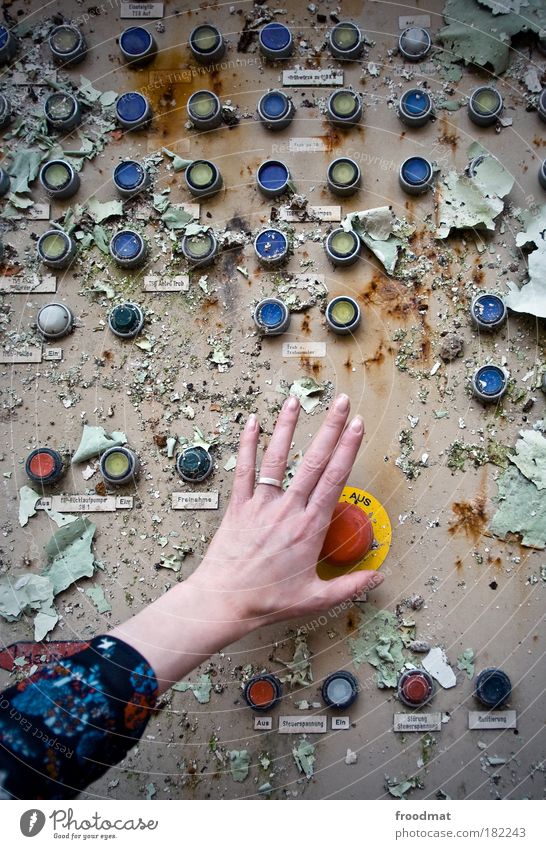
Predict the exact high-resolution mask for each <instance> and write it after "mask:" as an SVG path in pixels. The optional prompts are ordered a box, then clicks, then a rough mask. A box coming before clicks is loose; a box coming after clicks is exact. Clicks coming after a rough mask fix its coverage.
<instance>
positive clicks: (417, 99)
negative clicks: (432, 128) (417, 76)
mask: <svg viewBox="0 0 546 849" xmlns="http://www.w3.org/2000/svg"><path fill="white" fill-rule="evenodd" d="M401 106H402V109H403V110H404V111H405V112H407V114H408V115H414V116H415V117H418V116H419V115H424V114H425V112H427V110H428V109H429V108H430V97H429V96H428V94H427V93H426V92H424V91H420V90H419V89H417V88H412V89H411V90H410V91H407V92H406V93H405V94H404V95H402V103H401Z"/></svg>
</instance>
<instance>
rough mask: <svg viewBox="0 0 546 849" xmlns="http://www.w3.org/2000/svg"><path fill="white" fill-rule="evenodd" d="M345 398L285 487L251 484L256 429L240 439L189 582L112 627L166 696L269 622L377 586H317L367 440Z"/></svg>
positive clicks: (295, 405) (286, 416)
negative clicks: (213, 527)
mask: <svg viewBox="0 0 546 849" xmlns="http://www.w3.org/2000/svg"><path fill="white" fill-rule="evenodd" d="M349 406H350V405H349V399H348V397H347V396H346V395H339V396H338V397H337V398H336V400H335V402H334V404H333V406H332V408H331V410H330V411H329V413H328V415H327V417H326V420H325V422H324V424H323V425H322V427H321V428H320V430H319V432H318V434H317V436H316V437H315V439H314V440H313V442H312V443H311V446H310V447H309V449H308V450H307V452H306V453H305V455H304V458H303V460H302V462H301V464H300V466H299V468H298V470H297V472H296V474H295V476H294V478H293V480H292V482H291V483H290V486H289V487H288V490H287V491H286V492H283V490H282V489H281V488H280V487H277V486H271V485H270V484H263V483H258V485H257V486H256V485H255V469H256V450H257V446H258V439H259V432H260V429H259V425H258V420H257V418H256V416H255V415H251V416H250V417H249V419H248V421H247V423H246V426H245V429H244V431H243V434H242V436H241V442H240V449H239V454H238V458H237V466H236V471H235V483H234V486H233V491H232V495H231V498H230V501H229V505H228V507H227V510H226V513H225V516H224V519H223V520H222V523H221V525H220V527H219V528H218V531H217V532H216V534H215V535H214V538H213V540H212V542H211V544H210V546H209V548H208V550H207V553H206V555H205V557H204V559H203V561H202V562H201V565H200V566H199V567H198V568H197V569H196V571H195V572H194V573H193V575H191V577H190V578H188V579H187V580H186V581H184V582H182V583H180V584H178V585H177V586H176V587H174V588H173V589H172V590H169V592H168V593H166V595H164V596H163V597H162V598H159V599H158V600H157V601H155V602H154V603H153V604H151V605H149V606H148V607H147V608H145V609H144V610H142V611H141V612H140V613H137V615H136V616H134V617H133V618H132V619H130V620H129V621H128V622H125V623H124V624H122V625H119V626H118V627H117V628H115V629H114V630H113V632H112V633H113V635H114V636H117V637H119V638H120V639H122V640H125V642H127V643H129V644H130V645H132V646H133V647H134V648H136V649H137V650H138V651H140V652H141V653H142V654H143V655H144V657H145V658H146V659H147V660H148V662H149V663H150V665H151V666H152V668H153V669H154V671H155V673H156V676H157V679H158V682H159V689H160V691H163V690H165V689H167V688H168V687H169V686H170V684H171V683H173V682H174V681H178V680H180V679H181V678H182V677H183V676H184V675H186V674H187V673H188V672H190V671H191V670H192V669H193V668H194V667H196V666H197V665H198V664H199V663H201V662H202V661H203V660H205V659H206V658H208V657H209V656H210V655H211V654H213V653H214V652H216V651H218V650H219V649H222V648H225V647H226V646H227V645H229V644H230V643H232V642H234V641H235V640H237V639H240V638H241V637H243V636H245V635H246V634H248V633H250V632H251V631H253V630H254V629H255V628H258V627H259V626H260V625H265V624H268V623H271V622H278V621H281V620H283V619H292V618H295V617H298V616H307V615H309V614H312V613H315V612H318V611H320V610H326V609H328V608H330V607H333V606H334V605H336V604H339V603H340V602H342V601H346V600H347V599H351V598H354V597H355V596H358V595H360V593H362V592H363V591H365V590H370V589H373V588H374V587H377V586H379V584H380V583H381V582H382V581H383V577H382V576H381V575H379V574H378V573H377V572H366V571H358V572H352V573H350V574H348V575H341V576H340V577H339V578H335V579H334V580H331V581H323V580H321V579H320V578H319V577H318V575H317V571H316V566H317V560H318V557H319V554H320V550H321V548H322V544H323V541H324V537H325V536H326V531H327V529H328V526H329V523H330V518H331V516H332V512H333V510H334V507H335V506H336V504H337V502H338V499H339V496H340V494H341V491H342V489H343V487H344V485H345V482H346V480H347V478H348V476H349V474H350V472H351V468H352V466H353V463H354V461H355V458H356V455H357V453H358V449H359V447H360V444H361V442H362V438H363V436H364V424H363V421H362V419H361V418H360V416H356V418H354V419H353V420H352V421H351V423H350V424H349V425H348V426H347V427H346V424H347V417H348V415H349ZM299 410H300V404H299V401H298V400H297V398H294V397H290V398H288V399H287V400H286V402H285V404H284V406H283V408H282V411H281V413H280V415H279V418H278V420H277V424H276V425H275V429H274V431H273V435H272V437H271V441H270V443H269V446H268V448H267V450H266V452H265V455H264V458H263V461H262V466H261V470H260V477H267V478H272V479H274V480H277V481H282V479H283V477H284V475H285V471H286V464H287V460H288V453H289V451H290V445H291V442H292V437H293V435H294V430H295V427H296V422H297V420H298V415H299Z"/></svg>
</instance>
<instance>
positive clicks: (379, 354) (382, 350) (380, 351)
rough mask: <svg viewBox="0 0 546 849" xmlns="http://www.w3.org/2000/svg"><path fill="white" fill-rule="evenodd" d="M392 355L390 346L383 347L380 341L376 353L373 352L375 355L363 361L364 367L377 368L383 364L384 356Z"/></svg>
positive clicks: (383, 344)
mask: <svg viewBox="0 0 546 849" xmlns="http://www.w3.org/2000/svg"><path fill="white" fill-rule="evenodd" d="M392 353H393V348H391V346H390V345H385V342H384V340H383V339H382V340H381V342H380V343H379V347H378V348H377V351H376V352H375V354H373V355H372V356H371V357H368V358H367V359H366V360H364V365H365V366H379V365H381V363H383V362H384V361H385V354H392Z"/></svg>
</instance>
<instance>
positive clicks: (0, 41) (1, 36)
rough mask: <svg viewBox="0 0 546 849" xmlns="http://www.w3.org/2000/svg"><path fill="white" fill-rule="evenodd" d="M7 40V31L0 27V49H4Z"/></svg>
mask: <svg viewBox="0 0 546 849" xmlns="http://www.w3.org/2000/svg"><path fill="white" fill-rule="evenodd" d="M8 38H9V32H8V29H7V28H6V27H4V26H0V47H4V46H5V45H6V44H7V41H8Z"/></svg>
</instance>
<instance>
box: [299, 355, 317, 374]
mask: <svg viewBox="0 0 546 849" xmlns="http://www.w3.org/2000/svg"><path fill="white" fill-rule="evenodd" d="M300 365H301V367H302V368H303V369H305V371H307V372H311V373H312V374H314V375H318V374H320V372H321V371H322V363H321V362H320V360H310V359H309V357H306V356H305V354H301V356H300Z"/></svg>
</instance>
